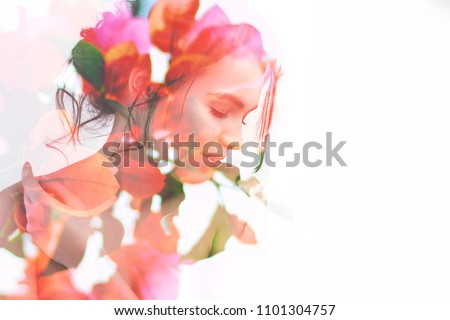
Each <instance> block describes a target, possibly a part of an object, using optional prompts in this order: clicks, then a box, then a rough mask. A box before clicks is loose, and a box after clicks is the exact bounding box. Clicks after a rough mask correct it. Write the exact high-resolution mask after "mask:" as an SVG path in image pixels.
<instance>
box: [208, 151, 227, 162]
mask: <svg viewBox="0 0 450 320" xmlns="http://www.w3.org/2000/svg"><path fill="white" fill-rule="evenodd" d="M202 155H203V157H204V159H207V160H208V161H209V162H220V161H222V160H223V159H225V156H224V155H217V154H216V153H212V154H210V153H203V154H202Z"/></svg>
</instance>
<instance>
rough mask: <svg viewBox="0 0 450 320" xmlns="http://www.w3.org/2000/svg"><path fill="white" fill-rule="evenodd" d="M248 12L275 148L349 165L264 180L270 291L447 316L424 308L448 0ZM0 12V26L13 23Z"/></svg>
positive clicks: (448, 65)
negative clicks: (278, 76)
mask: <svg viewBox="0 0 450 320" xmlns="http://www.w3.org/2000/svg"><path fill="white" fill-rule="evenodd" d="M20 2H21V3H26V1H20ZM37 2H38V1H29V3H30V6H31V7H34V8H37V11H39V6H38V5H36V3H37ZM247 2H248V4H249V6H250V7H252V8H253V9H254V10H255V11H256V12H258V13H259V15H260V16H261V17H262V18H263V19H264V21H265V22H266V23H267V25H268V27H269V29H270V30H271V31H272V32H273V34H274V36H275V38H276V39H277V40H278V42H279V45H280V48H281V51H282V53H283V59H282V62H283V70H284V76H283V77H282V80H281V83H280V90H279V99H278V108H279V110H278V112H277V115H278V118H277V120H276V123H275V128H274V134H273V136H274V137H275V139H276V140H277V141H279V142H282V141H293V142H294V147H295V148H296V149H297V150H295V151H296V152H301V151H302V150H301V149H302V146H303V144H304V143H306V142H308V141H312V140H313V141H318V142H320V143H322V144H324V143H325V133H326V132H333V138H334V139H335V141H336V143H337V142H338V141H340V140H343V141H347V144H346V145H345V147H344V148H343V149H342V152H341V153H340V154H341V156H342V157H343V158H344V160H345V161H346V162H347V164H348V167H340V166H339V165H338V164H337V163H336V162H335V163H334V166H333V167H325V166H324V165H323V166H321V167H319V168H308V167H306V166H304V165H300V166H299V167H296V168H286V167H285V166H284V163H283V161H285V160H286V159H283V158H281V159H279V160H278V163H277V167H276V168H272V169H270V170H269V171H270V173H269V178H268V180H267V182H266V191H267V195H268V197H269V203H270V209H271V211H272V212H274V213H275V214H276V215H278V216H281V217H282V219H284V221H286V223H288V224H290V225H292V226H293V227H292V228H293V230H294V232H295V233H296V236H295V237H292V238H290V237H288V236H286V235H284V234H275V235H274V236H273V239H272V241H273V243H274V247H276V248H280V250H279V252H277V253H274V257H275V258H276V259H279V260H278V261H280V262H279V264H277V263H275V264H274V265H275V268H278V269H276V270H278V273H276V277H277V278H276V279H271V281H274V282H278V284H273V286H274V288H279V289H280V288H281V289H283V292H280V296H281V297H285V296H288V297H291V298H292V299H293V300H298V299H316V301H318V302H319V303H329V301H331V300H333V301H334V300H336V299H352V300H355V299H356V300H359V299H367V300H370V301H372V302H373V303H372V304H370V305H371V306H372V308H374V307H375V306H380V304H376V303H375V301H374V300H378V299H387V300H391V302H390V303H391V304H392V301H393V300H398V299H403V300H406V302H403V303H406V307H405V308H403V310H404V311H405V313H409V315H408V316H407V317H406V316H405V317H402V316H401V315H402V313H398V314H397V315H396V316H395V317H394V316H392V315H393V314H392V313H389V312H388V313H387V314H384V315H383V313H381V311H380V310H378V311H379V312H380V313H379V315H383V318H385V319H407V318H408V319H411V318H415V316H418V314H416V311H417V310H421V313H420V314H421V318H423V316H425V315H426V314H427V312H429V313H434V315H433V316H431V317H430V319H448V316H447V317H446V316H444V311H442V310H441V311H440V312H436V311H435V309H434V308H435V307H436V305H433V304H431V305H426V304H425V303H424V302H423V301H424V300H437V299H442V303H445V302H447V303H448V301H449V300H450V290H449V288H450V275H449V270H450V259H449V245H450V232H449V227H450V219H449V218H448V215H449V214H450V208H449V207H450V206H449V200H448V199H449V192H450V182H449V181H450V180H449V179H450V174H449V173H450V172H449V171H450V170H449V167H448V166H449V160H450V157H449V156H450V152H449V143H448V141H447V139H448V138H449V137H450V129H449V126H448V122H449V120H450V117H449V112H448V108H449V107H450V90H449V88H450V1H446V0H409V1H406V0H378V1H361V0H359V1H357V0H353V1H352V0H341V1H335V0H319V1H317V0H316V1H312V0H311V1H306V0H297V1H289V0H278V1H261V0H247ZM4 3H5V2H2V5H1V6H3V5H4ZM43 3H45V1H43ZM8 6H9V5H8ZM37 11H36V12H37ZM5 12H6V11H3V10H1V19H2V22H1V24H2V26H3V25H7V23H6V22H5V21H7V20H5V19H6V18H9V19H14V16H13V15H9V16H6V14H5ZM37 14H38V13H37ZM4 28H6V27H4ZM1 50H2V51H3V50H7V48H5V47H2V48H1ZM2 116H3V115H2V114H1V112H0V117H2ZM23 116H24V115H23V114H20V115H19V114H18V115H17V119H18V121H19V119H20V117H23ZM0 133H1V128H0ZM19 143H20V142H19ZM322 151H323V150H322ZM313 155H315V156H318V157H322V159H323V153H321V152H317V153H316V154H313ZM19 156H20V155H18V157H19ZM16 169H17V170H16V175H17V174H18V172H19V171H20V170H19V169H18V168H16ZM14 170H15V169H14ZM290 239H295V241H289V240H290ZM284 258H286V259H287V261H289V262H288V263H286V262H285V260H283V259H284ZM261 285H264V284H261ZM321 301H323V302H321ZM399 304H400V303H399ZM394 306H395V304H394ZM413 308H417V309H413ZM350 309H351V308H350ZM350 309H348V310H350ZM390 310H391V312H393V310H395V307H393V308H391V309H390ZM415 310H416V311H415ZM397 311H398V310H397ZM349 312H350V311H349ZM371 312H375V311H374V310H372V311H371ZM405 313H403V315H405ZM447 314H448V311H447ZM349 315H350V313H349ZM361 315H362V314H360V315H359V316H357V315H354V316H355V319H366V318H370V317H369V316H361ZM390 315H391V316H390ZM349 318H350V317H349ZM352 319H353V318H352Z"/></svg>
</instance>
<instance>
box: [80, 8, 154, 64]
mask: <svg viewBox="0 0 450 320" xmlns="http://www.w3.org/2000/svg"><path fill="white" fill-rule="evenodd" d="M148 29H149V27H148V20H147V19H143V18H137V17H133V15H132V13H131V12H130V10H129V9H128V8H120V9H119V10H118V11H117V13H116V15H114V14H113V13H112V12H104V13H103V19H102V20H101V21H100V22H99V23H98V24H97V26H96V27H95V28H88V29H83V30H82V31H81V36H82V37H83V38H84V39H85V40H86V41H87V42H89V43H91V44H93V45H95V46H96V47H97V48H98V49H100V51H102V52H103V53H106V52H107V51H108V50H109V49H111V48H112V47H114V46H116V45H118V44H121V43H125V42H132V43H133V44H134V45H135V46H136V48H137V50H138V53H139V54H141V55H144V54H147V53H148V52H149V50H150V36H149V31H148Z"/></svg>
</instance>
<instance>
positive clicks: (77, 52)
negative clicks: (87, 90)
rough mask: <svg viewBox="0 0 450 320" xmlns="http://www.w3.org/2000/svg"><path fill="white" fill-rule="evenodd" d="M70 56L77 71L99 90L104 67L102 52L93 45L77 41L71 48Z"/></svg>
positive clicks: (101, 84)
mask: <svg viewBox="0 0 450 320" xmlns="http://www.w3.org/2000/svg"><path fill="white" fill-rule="evenodd" d="M72 57H73V65H74V66H75V69H76V70H77V72H78V73H79V74H80V75H81V76H82V77H83V78H84V79H85V80H86V81H88V82H89V83H90V84H92V86H94V88H95V89H97V90H98V91H101V89H102V86H103V71H104V68H105V61H104V59H103V55H102V53H101V52H100V51H99V50H98V49H97V48H96V47H95V46H94V45H92V44H90V43H88V42H85V41H79V42H78V43H77V45H76V46H75V47H74V48H73V49H72Z"/></svg>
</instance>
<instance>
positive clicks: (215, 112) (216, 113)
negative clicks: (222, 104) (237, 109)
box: [209, 107, 227, 119]
mask: <svg viewBox="0 0 450 320" xmlns="http://www.w3.org/2000/svg"><path fill="white" fill-rule="evenodd" d="M209 109H210V112H211V114H212V115H213V116H214V117H216V118H219V119H223V118H226V117H227V113H226V112H221V111H219V110H217V109H214V108H212V107H209Z"/></svg>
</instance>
